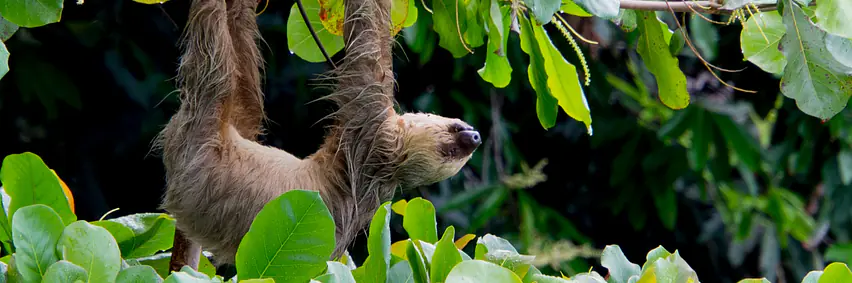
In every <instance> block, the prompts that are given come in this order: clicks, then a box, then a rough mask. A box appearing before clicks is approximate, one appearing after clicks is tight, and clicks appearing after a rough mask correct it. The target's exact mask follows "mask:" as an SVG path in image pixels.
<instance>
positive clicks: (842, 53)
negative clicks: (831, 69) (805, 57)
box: [825, 34, 852, 67]
mask: <svg viewBox="0 0 852 283" xmlns="http://www.w3.org/2000/svg"><path fill="white" fill-rule="evenodd" d="M825 47H826V49H828V53H831V56H834V59H835V60H837V62H840V63H841V64H843V65H844V66H846V67H852V39H849V38H845V37H839V36H836V35H832V34H828V35H826V36H825Z"/></svg>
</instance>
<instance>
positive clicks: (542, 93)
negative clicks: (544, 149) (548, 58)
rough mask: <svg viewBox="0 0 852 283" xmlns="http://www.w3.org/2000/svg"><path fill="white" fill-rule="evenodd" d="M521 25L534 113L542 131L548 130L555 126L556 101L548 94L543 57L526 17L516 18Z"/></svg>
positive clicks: (557, 109) (522, 45) (522, 43)
mask: <svg viewBox="0 0 852 283" xmlns="http://www.w3.org/2000/svg"><path fill="white" fill-rule="evenodd" d="M518 21H519V22H520V25H521V34H520V38H521V50H523V51H524V53H527V55H529V56H530V64H529V67H527V76H529V79H530V85H531V86H532V88H533V90H534V91H535V94H536V97H537V99H536V102H535V112H536V115H538V121H539V122H540V123H541V126H542V127H544V129H550V128H552V127H553V126H555V125H556V114H558V111H559V108H558V104H557V103H558V101H557V100H556V98H555V97H553V95H551V94H550V89H549V88H548V86H547V73H546V72H545V70H544V64H545V63H544V57H543V56H542V54H541V51H540V48H539V47H538V41H537V40H536V36H535V33H534V32H533V29H532V24H531V23H530V21H529V19H527V18H526V17H523V16H521V17H518Z"/></svg>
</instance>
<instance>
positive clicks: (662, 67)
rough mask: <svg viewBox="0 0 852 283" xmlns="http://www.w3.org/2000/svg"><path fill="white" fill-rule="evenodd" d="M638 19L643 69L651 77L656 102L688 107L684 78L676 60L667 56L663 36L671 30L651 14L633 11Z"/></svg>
mask: <svg viewBox="0 0 852 283" xmlns="http://www.w3.org/2000/svg"><path fill="white" fill-rule="evenodd" d="M637 14H638V17H637V19H638V20H639V32H640V33H641V34H642V35H641V36H640V37H639V46H638V47H637V51H638V52H639V55H641V56H642V60H643V61H644V62H645V66H647V67H648V70H649V71H651V73H652V74H654V77H655V78H656V80H657V89H658V92H659V96H660V100H661V101H662V102H663V104H665V105H666V106H668V107H669V108H672V109H682V108H685V107H686V106H687V105H689V93H687V92H686V76H684V74H683V72H682V71H681V70H680V67H679V66H678V59H677V58H676V57H674V56H672V55H671V53H669V48H668V43H667V40H666V37H671V31H669V30H668V29H667V28H664V26H665V24H664V23H663V22H661V21H660V19H658V18H657V16H656V14H654V13H653V12H647V11H643V12H637Z"/></svg>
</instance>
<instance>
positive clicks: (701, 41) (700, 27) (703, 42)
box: [676, 15, 719, 61]
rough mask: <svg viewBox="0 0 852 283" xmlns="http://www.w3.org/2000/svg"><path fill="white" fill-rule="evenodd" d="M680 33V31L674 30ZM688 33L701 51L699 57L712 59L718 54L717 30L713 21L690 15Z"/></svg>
mask: <svg viewBox="0 0 852 283" xmlns="http://www.w3.org/2000/svg"><path fill="white" fill-rule="evenodd" d="M676 32H677V33H680V31H676ZM689 33H690V34H691V39H692V42H693V43H694V44H695V47H698V50H699V51H701V57H704V60H707V61H713V59H716V55H717V54H718V49H719V48H718V47H717V46H719V32H717V31H716V27H715V26H713V23H711V22H708V21H707V20H705V19H703V18H701V17H699V16H697V15H692V16H691V17H690V18H689Z"/></svg>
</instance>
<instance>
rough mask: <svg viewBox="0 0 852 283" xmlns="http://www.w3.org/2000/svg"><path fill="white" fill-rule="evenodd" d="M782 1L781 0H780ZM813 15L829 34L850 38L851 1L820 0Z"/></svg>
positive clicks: (851, 31) (851, 23)
mask: <svg viewBox="0 0 852 283" xmlns="http://www.w3.org/2000/svg"><path fill="white" fill-rule="evenodd" d="M781 1H783V0H781ZM815 15H816V18H817V20H818V21H819V24H818V25H819V27H820V28H821V29H822V30H824V31H827V32H829V33H831V34H834V35H837V36H841V37H845V38H852V28H850V27H852V17H850V16H849V15H852V2H850V1H847V0H821V1H819V5H817V7H816V11H815Z"/></svg>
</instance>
